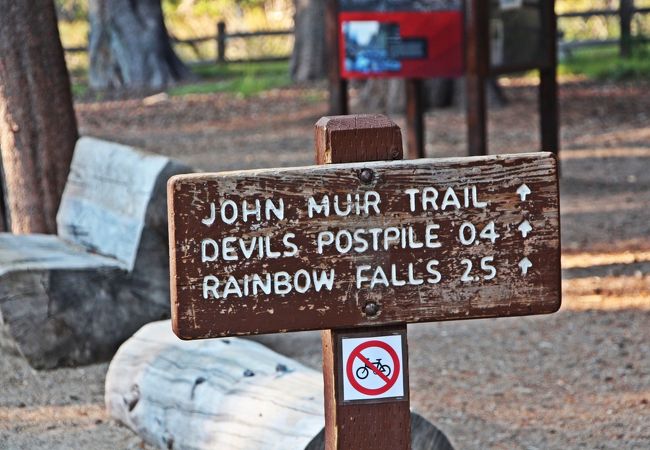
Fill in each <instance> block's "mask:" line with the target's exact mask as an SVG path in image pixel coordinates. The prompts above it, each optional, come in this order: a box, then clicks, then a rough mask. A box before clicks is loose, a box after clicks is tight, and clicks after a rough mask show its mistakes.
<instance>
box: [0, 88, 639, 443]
mask: <svg viewBox="0 0 650 450" xmlns="http://www.w3.org/2000/svg"><path fill="white" fill-rule="evenodd" d="M535 92H536V91H535V89H534V88H533V87H531V86H529V85H526V83H525V82H521V81H516V80H515V81H511V82H510V83H508V86H507V87H506V93H507V95H508V97H509V98H510V100H511V102H510V104H509V105H508V106H506V107H503V108H500V109H498V110H494V111H492V112H491V114H490V140H491V152H494V153H496V152H499V153H508V152H522V151H535V150H537V149H538V143H537V142H538V141H537V135H538V129H537V114H536V105H535ZM561 110H562V119H561V122H562V148H563V151H562V157H561V167H562V179H561V199H562V200H561V208H562V250H563V258H562V264H563V284H562V285H563V293H564V294H563V295H564V298H563V307H562V309H561V311H560V312H559V313H557V314H554V315H551V316H544V317H531V318H512V319H492V320H480V321H467V322H448V323H433V324H423V325H415V326H410V327H409V346H410V352H409V365H410V377H411V398H412V406H413V408H414V409H415V410H417V411H418V412H420V413H421V414H422V415H424V416H425V417H427V418H428V419H429V420H431V421H432V422H434V423H435V424H436V425H437V426H438V427H439V428H441V429H442V430H443V431H444V432H445V433H446V434H447V435H448V436H449V438H450V439H451V441H452V442H453V443H454V445H455V446H456V447H457V448H458V449H530V450H532V449H540V450H541V449H579V448H585V449H648V448H650V84H649V83H646V84H640V83H632V84H616V85H614V84H603V83H592V82H585V81H579V80H573V81H565V82H563V84H562V88H561ZM77 111H78V117H79V124H80V127H81V131H82V133H83V134H87V135H94V136H99V137H105V138H110V139H112V140H116V141H120V142H124V143H128V144H134V145H137V146H140V147H143V148H146V149H148V150H150V151H153V152H157V153H162V154H165V155H170V156H173V157H175V158H178V159H181V160H183V161H185V162H188V163H190V164H191V165H193V166H194V167H196V168H197V169H200V170H210V171H212V170H229V169H242V168H258V167H273V166H294V165H305V164H310V163H311V162H312V160H313V141H312V139H313V124H314V122H315V121H316V120H317V119H318V118H319V117H320V116H322V115H324V114H325V93H324V91H323V89H321V88H320V87H313V86H312V87H303V88H293V89H285V90H278V91H272V92H269V93H266V94H264V95H261V96H258V97H254V98H249V99H242V98H238V97H236V96H232V95H197V96H187V97H182V98H180V97H178V98H177V97H172V98H166V97H165V96H157V97H150V98H147V99H142V98H137V99H129V100H122V101H108V102H92V103H91V102H80V103H78V104H77ZM395 119H396V121H397V122H398V123H400V124H403V119H402V118H401V117H399V116H397V117H395ZM427 132H428V134H427V156H430V157H440V156H461V155H463V153H464V151H465V150H464V149H465V128H464V115H463V114H462V113H461V112H460V111H458V110H453V109H451V110H444V111H435V112H431V113H429V114H428V116H427ZM266 341H267V342H268V343H269V344H270V345H272V346H273V347H274V348H276V349H278V350H279V351H281V352H283V353H285V354H288V355H290V356H293V357H295V358H297V359H299V360H301V361H303V362H305V363H307V364H308V365H311V366H312V367H315V368H318V367H319V364H320V341H319V337H318V335H317V334H314V333H301V334H298V335H296V336H292V337H291V338H290V339H288V338H287V337H283V338H273V339H268V338H267V340H266ZM2 342H5V341H4V340H2V339H0V343H2ZM106 369H107V364H106V363H104V364H97V365H92V366H88V367H83V368H77V369H60V370H55V371H48V372H36V371H33V370H32V369H30V368H29V367H28V366H27V365H26V364H25V362H24V360H23V359H22V358H21V357H20V356H19V355H17V354H16V352H15V351H14V350H13V349H12V348H11V346H10V345H9V344H7V343H6V342H5V343H4V344H3V346H2V347H1V348H0V448H1V449H18V448H21V449H22V448H24V449H34V448H48V449H72V448H79V449H82V448H83V449H122V448H124V449H130V448H134V449H138V448H146V446H145V445H144V444H143V443H142V442H141V441H140V439H139V438H138V437H137V436H135V435H134V434H133V433H131V432H130V431H129V430H128V429H126V428H124V427H122V426H121V425H119V424H117V423H115V422H114V421H112V420H111V419H110V418H109V417H108V416H107V415H106V413H105V412H104V409H103V382H104V376H105V372H106Z"/></svg>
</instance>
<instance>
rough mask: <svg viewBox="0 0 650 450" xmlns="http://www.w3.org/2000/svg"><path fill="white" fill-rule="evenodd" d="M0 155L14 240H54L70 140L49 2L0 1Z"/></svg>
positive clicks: (71, 125)
mask: <svg viewBox="0 0 650 450" xmlns="http://www.w3.org/2000/svg"><path fill="white" fill-rule="evenodd" d="M0 11H2V14H0V55H1V56H0V150H1V153H2V164H3V166H4V167H3V169H4V170H3V174H4V181H5V188H6V195H5V200H6V204H7V208H6V209H7V211H6V212H7V215H8V216H9V220H10V223H11V231H13V232H14V233H37V232H38V233H55V232H56V212H57V210H58V207H59V202H60V200H61V194H62V193H63V188H64V186H65V182H66V179H67V176H68V171H69V169H70V161H71V160H72V153H73V150H74V145H75V142H76V140H77V123H76V120H75V115H74V109H73V106H72V94H71V92H70V80H69V77H68V71H67V69H66V65H65V60H64V57H63V48H62V47H61V41H60V39H59V31H58V28H57V21H56V13H55V10H54V4H53V2H52V0H30V1H15V0H0Z"/></svg>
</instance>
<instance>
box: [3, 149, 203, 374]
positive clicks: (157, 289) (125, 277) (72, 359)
mask: <svg viewBox="0 0 650 450" xmlns="http://www.w3.org/2000/svg"><path fill="white" fill-rule="evenodd" d="M189 171H190V169H189V168H188V167H186V166H183V165H181V164H179V163H176V162H174V161H172V160H169V159H168V158H164V157H161V156H154V155H149V154H145V153H142V152H139V151H137V150H136V149H133V148H131V147H125V146H122V145H118V144H113V143H109V142H104V141H99V140H96V139H91V138H83V139H80V140H79V142H78V144H77V148H76V150H75V156H74V158H73V164H72V168H71V172H70V179H69V181H68V184H67V185H66V188H65V191H64V196H63V199H62V203H61V209H60V210H59V214H58V224H59V233H60V235H59V236H46V235H25V236H15V235H10V234H7V233H0V326H3V327H6V328H7V329H8V331H9V334H10V335H11V336H12V337H13V339H14V340H15V342H16V344H17V346H18V347H19V348H20V351H21V353H22V354H23V355H24V356H25V357H26V358H27V360H28V361H29V362H30V364H31V365H32V366H34V367H36V368H54V367H58V366H62V365H78V364H88V363H91V362H95V361H101V360H106V359H108V358H110V356H111V355H112V354H113V353H114V351H115V349H116V348H117V347H118V345H119V344H120V343H121V342H123V341H124V340H125V339H127V338H128V337H129V336H130V335H131V334H132V333H133V332H135V331H136V330H137V329H138V328H139V327H140V326H142V324H144V323H147V322H150V321H152V320H159V319H162V318H167V317H169V303H168V302H169V300H168V299H169V283H168V281H167V277H168V274H169V266H168V263H169V256H168V253H167V250H168V246H167V241H168V239H167V214H166V208H165V205H166V183H167V179H168V178H169V177H170V176H171V175H173V174H177V173H184V172H189Z"/></svg>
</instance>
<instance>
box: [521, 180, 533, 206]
mask: <svg viewBox="0 0 650 450" xmlns="http://www.w3.org/2000/svg"><path fill="white" fill-rule="evenodd" d="M532 193H533V191H531V190H530V188H529V187H528V186H526V183H524V184H522V185H521V186H519V189H517V194H519V197H520V198H521V201H522V202H525V201H526V197H527V196H528V195H530V194H532Z"/></svg>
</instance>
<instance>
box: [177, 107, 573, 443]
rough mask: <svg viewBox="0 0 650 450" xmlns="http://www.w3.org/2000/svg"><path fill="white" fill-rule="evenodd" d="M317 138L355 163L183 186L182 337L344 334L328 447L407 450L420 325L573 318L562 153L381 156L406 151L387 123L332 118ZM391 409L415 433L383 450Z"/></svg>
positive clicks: (203, 178)
mask: <svg viewBox="0 0 650 450" xmlns="http://www.w3.org/2000/svg"><path fill="white" fill-rule="evenodd" d="M396 130H397V135H396V134H395V131H396ZM316 143H317V158H318V162H319V163H321V164H322V163H329V162H331V161H335V162H342V163H345V164H332V165H325V166H313V167H303V168H290V169H268V170H255V171H243V172H227V173H219V174H195V175H182V176H177V177H173V178H172V179H171V180H170V181H169V184H168V201H169V214H170V222H169V223H170V258H171V297H172V322H173V326H174V331H175V332H176V334H177V335H178V336H179V337H181V338H183V339H199V338H210V337H220V336H233V335H248V334H259V333H277V332H285V331H299V330H314V329H321V330H330V329H331V330H337V331H331V332H324V334H323V344H324V374H325V390H326V403H327V404H326V421H327V423H328V425H326V429H327V432H326V435H327V436H328V438H327V440H328V442H330V444H328V446H329V447H328V448H376V449H379V448H386V449H388V448H392V449H396V448H407V446H408V431H404V426H403V425H404V423H406V424H408V417H409V416H408V370H407V358H406V356H407V345H406V335H405V331H406V326H405V325H406V324H407V323H414V322H427V321H440V320H451V319H472V318H481V317H504V316H515V315H525V314H544V313H551V312H554V311H556V310H557V309H558V308H559V306H560V295H561V294H560V241H559V201H558V180H557V162H556V158H555V156H553V155H552V154H550V153H531V154H517V155H500V156H488V157H473V158H449V159H437V160H431V159H422V160H414V161H388V162H387V161H376V160H382V159H385V160H387V159H399V158H400V157H401V153H402V149H401V137H400V136H399V129H397V128H396V127H395V125H394V124H392V122H389V121H387V120H386V119H385V118H378V117H376V116H350V117H338V118H325V119H321V121H319V123H318V124H317V133H316ZM369 143H370V145H368V144H369ZM368 160H374V162H365V161H368ZM353 161H360V162H358V163H354V162H353ZM368 336H370V337H368ZM367 400H370V401H371V403H370V404H366V401H367ZM376 401H378V402H387V401H388V402H389V403H382V406H376V405H373V403H372V402H376ZM391 405H393V406H391ZM378 414H379V415H382V417H384V418H386V419H388V418H392V419H391V420H392V423H393V425H395V426H394V427H393V426H392V427H391V429H393V428H395V429H399V430H401V431H400V432H396V433H393V434H394V439H387V438H386V436H384V437H383V438H382V439H384V440H385V442H383V443H382V444H381V446H380V447H377V446H376V443H375V445H372V443H371V442H369V441H368V439H370V438H369V436H370V435H369V434H368V433H365V432H360V431H359V430H358V428H359V426H361V425H362V424H363V423H366V424H367V425H368V426H370V425H371V424H372V422H373V421H376V420H377V418H378ZM350 417H354V418H355V424H356V425H355V427H354V430H352V429H351V427H350V426H349V422H346V420H347V419H349V418H350ZM346 424H347V429H346ZM399 424H401V425H399ZM373 426H374V425H373ZM406 428H408V427H406ZM389 434H390V433H389ZM404 442H406V444H404ZM405 445H406V446H405Z"/></svg>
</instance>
